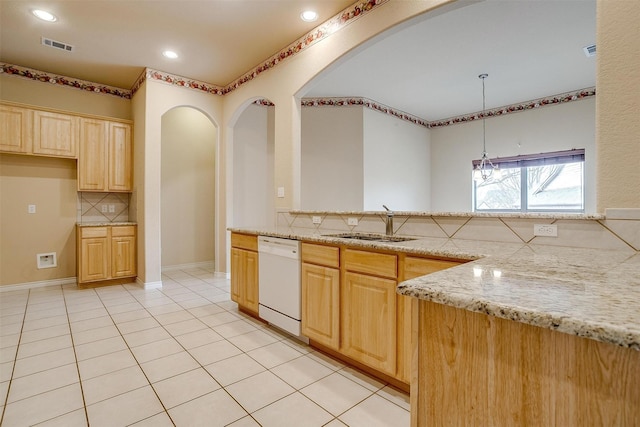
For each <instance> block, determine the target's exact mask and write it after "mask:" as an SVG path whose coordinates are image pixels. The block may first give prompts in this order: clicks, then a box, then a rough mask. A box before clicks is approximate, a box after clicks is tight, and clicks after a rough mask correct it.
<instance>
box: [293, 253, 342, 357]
mask: <svg viewBox="0 0 640 427" xmlns="http://www.w3.org/2000/svg"><path fill="white" fill-rule="evenodd" d="M303 245H304V244H303ZM313 246H316V245H313ZM335 249H338V248H335ZM303 253H304V247H303ZM301 274H302V335H305V336H307V337H309V338H310V339H312V340H314V341H317V342H318V343H320V344H323V345H326V346H327V347H329V348H332V349H335V350H338V349H339V347H340V270H338V269H336V268H327V267H321V266H317V265H313V264H307V263H304V262H303V263H302V269H301Z"/></svg>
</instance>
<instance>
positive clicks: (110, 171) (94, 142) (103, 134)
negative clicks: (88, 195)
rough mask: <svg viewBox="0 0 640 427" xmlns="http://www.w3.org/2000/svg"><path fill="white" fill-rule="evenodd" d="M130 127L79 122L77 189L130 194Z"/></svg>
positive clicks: (93, 120)
mask: <svg viewBox="0 0 640 427" xmlns="http://www.w3.org/2000/svg"><path fill="white" fill-rule="evenodd" d="M132 149H133V146H132V143H131V125H129V124H126V123H119V122H110V121H106V120H99V119H89V118H81V119H80V153H79V156H78V190H80V191H131V187H132V185H131V182H132V179H131V158H132Z"/></svg>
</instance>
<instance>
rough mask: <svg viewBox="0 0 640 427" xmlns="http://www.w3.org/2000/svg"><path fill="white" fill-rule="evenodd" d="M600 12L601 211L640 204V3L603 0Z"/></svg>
mask: <svg viewBox="0 0 640 427" xmlns="http://www.w3.org/2000/svg"><path fill="white" fill-rule="evenodd" d="M597 16H598V23H597V33H596V41H597V46H598V55H597V59H598V60H597V74H596V87H597V88H598V99H597V104H596V140H597V146H598V168H597V174H598V175H597V180H598V211H599V212H604V210H605V209H606V208H640V120H639V119H638V117H640V54H639V53H638V52H640V2H639V1H637V0H635V1H634V0H620V1H613V0H600V1H598V9H597Z"/></svg>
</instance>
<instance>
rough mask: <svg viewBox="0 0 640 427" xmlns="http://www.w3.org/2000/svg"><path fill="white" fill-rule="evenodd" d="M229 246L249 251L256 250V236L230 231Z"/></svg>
mask: <svg viewBox="0 0 640 427" xmlns="http://www.w3.org/2000/svg"><path fill="white" fill-rule="evenodd" d="M231 246H233V247H234V248H242V249H247V250H250V251H257V250H258V236H252V235H248V234H238V233H231Z"/></svg>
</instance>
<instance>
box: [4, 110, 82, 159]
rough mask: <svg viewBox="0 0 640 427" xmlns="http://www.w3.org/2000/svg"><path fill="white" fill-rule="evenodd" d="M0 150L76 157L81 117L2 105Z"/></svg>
mask: <svg viewBox="0 0 640 427" xmlns="http://www.w3.org/2000/svg"><path fill="white" fill-rule="evenodd" d="M0 130H1V132H0V151H2V152H7V153H18V154H34V155H38V156H48V157H68V158H72V159H75V158H77V143H78V118H77V117H76V116H74V115H71V114H63V113H58V112H53V111H45V110H38V109H33V108H28V107H21V106H18V105H12V104H10V103H2V104H0Z"/></svg>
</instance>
